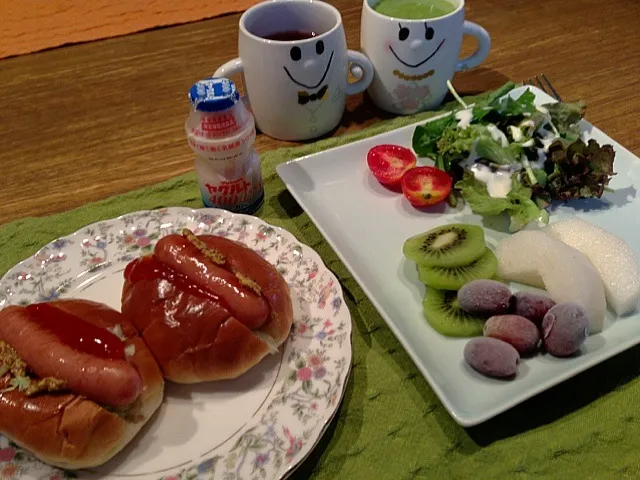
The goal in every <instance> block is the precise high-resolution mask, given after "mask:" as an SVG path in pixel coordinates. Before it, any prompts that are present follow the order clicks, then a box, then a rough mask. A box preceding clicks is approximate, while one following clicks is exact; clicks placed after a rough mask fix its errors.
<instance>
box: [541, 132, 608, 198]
mask: <svg viewBox="0 0 640 480" xmlns="http://www.w3.org/2000/svg"><path fill="white" fill-rule="evenodd" d="M614 158H615V151H614V150H613V147H612V146H611V145H603V146H600V145H599V144H598V142H596V141H595V140H593V139H590V140H589V143H587V144H585V143H584V142H583V141H582V140H580V139H578V140H576V141H575V142H573V143H571V144H570V145H569V146H567V147H565V145H564V143H563V142H561V141H559V140H557V141H555V142H553V143H552V144H551V146H550V147H549V152H548V153H547V162H545V171H546V172H547V184H546V186H545V189H546V190H547V191H548V192H549V194H550V195H551V197H552V198H553V199H554V200H570V199H572V198H600V197H601V196H602V194H603V193H604V189H605V187H606V186H607V185H608V184H609V181H610V180H611V177H612V176H613V175H615V173H614V171H613V161H614Z"/></svg>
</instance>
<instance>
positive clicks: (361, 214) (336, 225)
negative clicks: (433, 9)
mask: <svg viewBox="0 0 640 480" xmlns="http://www.w3.org/2000/svg"><path fill="white" fill-rule="evenodd" d="M527 88H529V87H527ZM524 90H525V87H519V88H516V89H514V90H513V91H512V92H510V95H513V96H516V97H517V96H519V95H520V94H521V93H522V92H523V91H524ZM531 90H532V91H533V93H534V94H535V95H536V103H537V104H538V105H539V104H543V103H549V102H553V101H554V100H553V99H552V98H551V97H550V96H548V95H546V94H545V93H544V92H543V91H541V90H540V89H537V88H531ZM435 118H440V117H435ZM435 118H434V119H435ZM415 125H417V124H414V125H409V126H406V127H403V128H399V129H397V130H393V131H390V132H386V133H383V134H380V135H377V136H375V137H371V138H367V139H364V140H360V141H357V142H354V143H351V144H347V145H344V146H341V147H337V148H334V149H331V150H326V151H323V152H320V153H316V154H313V155H309V156H305V157H302V158H299V159H296V160H292V161H290V162H288V163H285V164H282V165H279V166H278V169H277V172H278V174H279V175H280V177H281V178H282V180H283V182H284V183H285V185H286V186H287V188H288V189H289V191H290V192H291V194H292V195H293V197H294V198H295V199H296V200H297V201H298V203H299V204H300V205H301V206H302V208H303V209H304V210H305V211H306V212H307V213H308V215H309V217H310V218H311V219H312V221H313V222H314V223H315V225H316V226H317V227H318V229H319V230H320V231H321V232H322V234H323V235H324V236H325V238H326V239H327V241H328V242H329V244H330V245H331V246H332V247H333V249H334V250H335V251H336V253H337V254H338V256H339V257H340V258H341V259H342V261H343V262H344V264H345V265H346V266H347V268H348V269H349V271H350V272H351V274H352V275H353V276H354V278H355V279H356V281H357V282H358V283H359V284H360V286H361V287H362V289H363V290H364V292H365V293H366V295H367V296H368V297H369V299H370V300H371V302H372V303H373V304H374V306H375V307H376V308H377V310H378V312H379V313H380V314H381V315H382V317H383V318H384V320H385V321H386V323H387V325H388V326H389V328H390V329H391V330H392V332H393V333H394V334H395V336H396V337H397V338H398V340H399V341H400V342H401V343H402V345H403V346H404V348H405V349H406V350H407V352H408V354H409V355H410V356H411V358H412V360H413V362H414V363H415V365H416V366H417V368H418V369H419V370H420V372H421V373H422V374H423V375H424V377H425V378H426V379H427V381H428V382H429V384H430V385H431V387H432V388H433V389H434V391H435V392H436V394H437V395H438V397H439V398H440V400H441V401H442V403H443V404H444V406H445V407H446V408H447V410H448V411H449V413H450V414H451V416H452V417H453V418H454V419H455V420H456V421H457V422H458V423H459V424H461V425H463V426H472V425H475V424H478V423H481V422H483V421H485V420H487V419H489V418H491V417H493V416H495V415H497V414H499V413H501V412H503V411H505V410H507V409H509V408H511V407H513V406H514V405H517V404H518V403H520V402H522V401H524V400H526V399H528V398H530V397H532V396H534V395H536V394H537V393H540V392H542V391H544V390H546V389H548V388H549V387H551V386H553V385H556V384H558V383H560V382H562V381H564V380H566V379H568V378H570V377H572V376H574V375H576V374H577V373H579V372H581V371H583V370H586V369H587V368H589V367H591V366H593V365H595V364H597V363H599V362H602V361H603V360H605V359H607V358H609V357H611V356H613V355H615V354H617V353H620V352H622V351H623V350H625V349H628V348H629V347H631V346H633V345H635V344H637V343H639V342H640V314H638V313H635V314H633V315H629V316H627V317H625V318H620V319H616V320H615V321H612V317H611V315H610V314H609V313H608V315H609V318H607V328H606V329H605V330H604V332H603V333H601V334H598V335H593V336H591V337H590V338H589V339H588V340H587V342H586V343H585V345H584V346H583V348H582V354H581V355H579V356H576V357H574V358H568V359H556V358H553V357H550V356H548V355H538V356H536V357H534V358H530V359H525V360H523V361H522V363H521V366H520V369H519V372H518V375H517V377H516V378H515V379H514V380H512V381H504V380H495V379H490V378H487V377H483V376H481V375H480V374H477V373H476V372H474V371H473V370H471V369H470V368H469V367H468V366H467V365H466V364H465V363H464V361H463V348H464V346H465V344H466V343H467V341H468V340H467V339H453V338H448V337H444V336H442V335H440V334H438V333H437V332H436V331H435V330H433V329H432V328H431V326H430V325H428V324H427V322H426V321H425V319H424V316H423V313H422V305H421V303H422V298H423V295H424V287H423V286H422V285H421V284H420V282H419V281H418V275H417V271H416V268H415V264H413V263H412V262H410V261H408V260H405V259H404V257H403V255H402V245H403V243H404V241H405V240H406V239H407V238H409V237H411V236H413V235H416V234H419V233H422V232H425V231H427V230H429V229H431V228H434V227H436V226H439V225H442V224H446V223H456V222H462V223H472V224H477V225H481V226H483V227H484V228H485V235H486V238H487V243H488V245H489V246H490V247H492V248H494V249H495V246H496V245H497V243H498V242H499V241H500V240H501V239H502V238H505V237H506V236H507V235H509V233H508V220H507V219H506V218H501V217H499V218H492V219H489V218H488V217H487V218H484V219H483V218H482V217H480V216H478V215H474V214H472V213H471V211H470V210H469V209H468V207H465V209H462V210H456V209H453V208H451V207H449V206H447V205H446V204H439V205H438V206H435V207H432V208H431V209H430V210H428V211H425V210H423V211H420V210H417V209H415V208H413V207H412V206H411V205H410V204H409V202H408V201H407V200H406V199H405V198H404V197H403V196H402V194H397V193H393V192H390V191H389V190H387V189H386V188H384V187H383V186H381V185H380V184H379V183H378V182H377V181H376V180H375V179H374V177H373V175H371V174H370V172H369V171H368V167H367V164H366V154H367V151H368V150H369V149H370V148H372V147H374V146H375V145H378V144H384V143H391V144H397V145H402V146H405V147H408V148H411V138H412V135H413V131H414V129H415ZM581 129H582V130H583V136H584V137H586V138H594V139H596V140H597V141H598V142H600V143H601V144H602V143H608V144H611V145H613V147H614V149H615V152H616V158H615V170H616V172H618V174H617V175H616V176H615V177H613V180H612V181H611V183H610V187H611V188H612V189H614V190H615V191H614V192H612V193H605V195H604V196H603V198H602V199H601V200H599V201H594V200H585V201H582V200H581V201H572V202H570V203H569V204H567V205H564V206H559V207H555V208H554V209H553V211H552V212H551V222H553V221H556V220H560V219H563V218H566V217H568V216H571V215H575V216H577V217H580V218H583V219H584V220H587V221H589V222H591V223H593V224H595V225H598V226H600V227H602V228H604V229H605V230H607V231H609V232H611V233H613V234H615V235H618V236H620V237H622V238H623V239H624V240H625V241H626V242H627V243H629V244H630V245H631V247H632V249H633V251H634V252H635V254H636V255H637V256H638V258H640V237H638V235H637V232H639V231H640V201H638V200H637V199H636V198H635V194H636V190H635V188H634V185H638V184H640V161H639V160H638V158H637V157H635V156H634V155H633V154H632V153H631V152H629V151H628V150H626V149H625V148H624V147H622V146H621V145H620V144H618V143H617V142H615V141H614V140H613V139H611V138H609V137H608V136H607V135H605V134H604V133H602V132H601V131H600V130H598V129H597V128H595V127H593V126H592V125H591V124H589V123H587V122H585V121H583V122H582V123H581ZM419 163H420V162H419ZM523 255H526V252H523ZM514 287H515V288H513V290H514V291H517V290H518V289H524V287H519V286H517V285H514Z"/></svg>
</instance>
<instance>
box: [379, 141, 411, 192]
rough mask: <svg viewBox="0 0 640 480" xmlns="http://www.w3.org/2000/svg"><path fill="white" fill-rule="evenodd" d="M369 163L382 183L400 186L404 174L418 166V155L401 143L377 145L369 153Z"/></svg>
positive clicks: (389, 185)
mask: <svg viewBox="0 0 640 480" xmlns="http://www.w3.org/2000/svg"><path fill="white" fill-rule="evenodd" d="M367 165H369V169H370V170H371V173H373V176H374V177H376V179H377V180H378V181H379V182H380V183H382V184H383V185H386V186H388V187H394V186H397V187H399V186H400V181H401V180H402V177H403V175H404V174H405V173H406V172H407V171H408V170H410V169H411V168H413V167H415V166H416V156H415V155H414V154H413V152H412V151H411V150H409V149H408V148H405V147H401V146H400V145H390V144H384V145H376V146H375V147H373V148H372V149H371V150H369V152H368V153H367Z"/></svg>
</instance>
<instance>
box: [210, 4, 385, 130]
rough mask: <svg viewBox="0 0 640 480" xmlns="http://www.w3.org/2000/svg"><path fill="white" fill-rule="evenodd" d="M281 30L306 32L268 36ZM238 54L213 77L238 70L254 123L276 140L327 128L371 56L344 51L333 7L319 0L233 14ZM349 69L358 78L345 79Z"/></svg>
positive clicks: (366, 79) (358, 88) (369, 71)
mask: <svg viewBox="0 0 640 480" xmlns="http://www.w3.org/2000/svg"><path fill="white" fill-rule="evenodd" d="M284 32H305V33H313V34H315V36H313V37H311V38H303V39H300V40H271V39H269V38H268V37H273V36H274V35H276V34H281V35H282V34H283V33H284ZM265 37H267V38H265ZM238 53H239V58H236V59H233V60H231V61H229V62H227V63H225V64H224V65H222V66H221V67H220V68H218V70H216V72H215V73H214V76H216V77H230V76H233V75H235V74H237V73H242V74H243V80H244V85H245V90H246V94H247V96H248V100H249V104H250V106H251V110H252V111H253V115H254V117H255V119H256V124H257V126H258V128H259V129H260V130H261V131H262V132H264V133H265V134H267V135H269V136H270V137H274V138H277V139H280V140H307V139H310V138H315V137H319V136H321V135H324V134H325V133H328V132H330V131H331V130H332V129H334V128H335V127H336V126H337V125H338V123H340V119H341V118H342V114H343V113H344V107H345V103H346V97H347V95H353V94H356V93H360V92H362V91H364V90H365V89H366V88H367V87H368V86H369V84H370V83H371V80H372V78H373V67H372V65H371V62H370V61H369V60H368V59H367V58H366V57H365V56H364V55H362V54H361V53H358V52H355V51H353V50H347V42H346V38H345V34H344V28H343V26H342V17H341V16H340V12H339V11H338V10H337V9H336V8H335V7H333V6H331V5H329V4H328V3H326V2H323V1H320V0H268V1H265V2H262V3H258V4H257V5H254V6H253V7H251V8H249V9H248V10H247V11H245V12H244V14H243V15H242V16H241V18H240V35H239V39H238ZM350 63H351V64H352V67H351V72H352V73H353V74H354V75H355V76H356V77H359V79H358V80H357V81H355V82H354V83H348V80H347V79H348V72H349V64H350Z"/></svg>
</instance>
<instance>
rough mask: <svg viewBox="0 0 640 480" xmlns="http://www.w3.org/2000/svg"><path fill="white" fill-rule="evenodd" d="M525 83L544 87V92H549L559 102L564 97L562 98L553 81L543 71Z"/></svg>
mask: <svg viewBox="0 0 640 480" xmlns="http://www.w3.org/2000/svg"><path fill="white" fill-rule="evenodd" d="M534 80H535V82H534ZM525 83H527V84H528V85H533V86H537V87H540V89H542V91H543V92H545V93H548V94H549V95H551V96H552V97H553V98H555V99H556V100H558V101H559V102H561V101H562V98H560V95H559V94H558V92H557V91H556V89H555V88H553V85H552V84H551V82H550V81H549V79H548V78H547V76H546V75H545V74H544V73H541V74H540V75H536V76H535V77H533V79H532V78H530V79H528V80H527V81H526V82H525Z"/></svg>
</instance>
